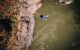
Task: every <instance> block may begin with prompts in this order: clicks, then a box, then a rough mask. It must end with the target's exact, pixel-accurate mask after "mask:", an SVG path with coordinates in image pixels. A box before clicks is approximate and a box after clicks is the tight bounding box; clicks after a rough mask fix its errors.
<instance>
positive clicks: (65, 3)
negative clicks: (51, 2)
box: [59, 0, 74, 5]
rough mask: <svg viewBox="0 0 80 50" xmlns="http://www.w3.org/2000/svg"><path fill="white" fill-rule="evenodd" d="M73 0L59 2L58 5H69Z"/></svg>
mask: <svg viewBox="0 0 80 50" xmlns="http://www.w3.org/2000/svg"><path fill="white" fill-rule="evenodd" d="M73 1H74V0H59V2H60V3H62V4H63V5H69V4H71V3H72V2H73Z"/></svg>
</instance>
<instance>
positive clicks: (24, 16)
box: [0, 0, 42, 50]
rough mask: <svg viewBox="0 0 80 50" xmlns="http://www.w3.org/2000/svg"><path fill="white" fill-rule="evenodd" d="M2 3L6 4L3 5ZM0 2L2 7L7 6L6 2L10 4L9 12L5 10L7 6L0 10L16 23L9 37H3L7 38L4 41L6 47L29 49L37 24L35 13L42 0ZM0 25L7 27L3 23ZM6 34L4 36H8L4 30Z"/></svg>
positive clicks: (20, 49)
mask: <svg viewBox="0 0 80 50" xmlns="http://www.w3.org/2000/svg"><path fill="white" fill-rule="evenodd" d="M2 3H3V4H4V5H2ZM0 4H1V5H0V8H1V7H5V6H6V4H8V5H9V4H10V6H9V7H10V8H8V10H7V11H9V13H8V12H7V11H5V9H7V6H6V7H5V9H4V10H3V9H1V10H2V11H0V12H3V14H1V15H4V16H8V17H5V18H7V19H8V18H9V19H12V20H11V21H12V23H13V22H14V23H15V24H14V23H13V24H14V25H15V26H11V27H12V31H9V33H10V35H9V37H8V38H5V39H7V40H5V39H3V40H5V42H4V43H3V44H5V45H4V47H5V48H6V50H29V46H30V45H31V43H32V41H33V32H34V25H35V19H34V17H33V14H34V13H35V12H36V11H37V10H38V9H39V8H40V7H41V5H42V3H41V0H5V1H1V3H0ZM5 18H4V19H5ZM15 19H16V20H15ZM0 20H1V19H0ZM6 21H7V20H6ZM0 22H1V21H0ZM1 23H2V22H1ZM1 23H0V24H1ZM4 23H5V22H4ZM0 27H1V28H0V29H2V28H3V29H5V28H4V26H2V25H0ZM14 27H15V28H14ZM3 29H2V30H3ZM3 31H4V30H3ZM3 31H2V32H3ZM9 33H8V34H9ZM2 34H3V33H2ZM4 34H5V36H2V37H3V38H4V37H7V36H8V35H7V33H6V32H4ZM2 37H0V38H2ZM3 44H1V45H3ZM4 47H3V48H4Z"/></svg>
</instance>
